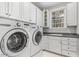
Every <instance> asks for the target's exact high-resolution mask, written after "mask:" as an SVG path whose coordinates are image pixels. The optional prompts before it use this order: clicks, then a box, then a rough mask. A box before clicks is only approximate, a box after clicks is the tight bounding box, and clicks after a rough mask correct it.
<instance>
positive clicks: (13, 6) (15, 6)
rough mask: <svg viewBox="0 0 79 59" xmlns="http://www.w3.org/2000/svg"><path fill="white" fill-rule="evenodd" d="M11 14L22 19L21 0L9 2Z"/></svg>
mask: <svg viewBox="0 0 79 59" xmlns="http://www.w3.org/2000/svg"><path fill="white" fill-rule="evenodd" d="M9 16H10V17H12V18H15V19H20V16H19V2H10V3H9Z"/></svg>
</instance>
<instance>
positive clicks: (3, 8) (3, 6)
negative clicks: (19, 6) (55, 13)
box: [0, 2, 8, 17]
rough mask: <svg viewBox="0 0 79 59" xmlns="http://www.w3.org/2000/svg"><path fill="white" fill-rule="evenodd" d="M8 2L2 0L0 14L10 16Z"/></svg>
mask: <svg viewBox="0 0 79 59" xmlns="http://www.w3.org/2000/svg"><path fill="white" fill-rule="evenodd" d="M7 7H8V3H7V2H0V16H3V17H5V16H8V8H7Z"/></svg>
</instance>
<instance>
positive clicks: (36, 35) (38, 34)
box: [33, 31, 42, 45]
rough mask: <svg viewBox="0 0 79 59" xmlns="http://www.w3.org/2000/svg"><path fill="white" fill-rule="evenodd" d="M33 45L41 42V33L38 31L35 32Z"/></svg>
mask: <svg viewBox="0 0 79 59" xmlns="http://www.w3.org/2000/svg"><path fill="white" fill-rule="evenodd" d="M33 39H34V44H35V45H39V44H40V42H41V40H42V33H41V32H40V31H37V32H36V33H35V34H34V38H33Z"/></svg>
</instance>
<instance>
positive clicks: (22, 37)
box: [1, 29, 29, 56]
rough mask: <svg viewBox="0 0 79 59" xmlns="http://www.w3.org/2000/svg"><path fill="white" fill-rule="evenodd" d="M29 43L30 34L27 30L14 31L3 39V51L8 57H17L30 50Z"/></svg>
mask: <svg viewBox="0 0 79 59" xmlns="http://www.w3.org/2000/svg"><path fill="white" fill-rule="evenodd" d="M28 41H29V40H28V33H27V32H26V30H24V29H12V30H10V31H9V32H7V33H6V34H5V35H4V37H3V38H2V40H1V51H2V52H3V54H4V55H6V56H17V55H19V54H22V53H23V52H24V51H25V50H26V49H27V48H28V47H27V45H28ZM26 47H27V48H26ZM26 53H27V52H26Z"/></svg>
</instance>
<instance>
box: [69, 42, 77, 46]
mask: <svg viewBox="0 0 79 59" xmlns="http://www.w3.org/2000/svg"><path fill="white" fill-rule="evenodd" d="M69 45H71V46H77V42H75V41H69Z"/></svg>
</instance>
